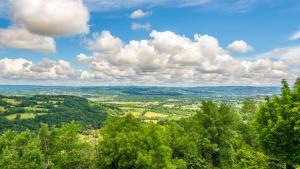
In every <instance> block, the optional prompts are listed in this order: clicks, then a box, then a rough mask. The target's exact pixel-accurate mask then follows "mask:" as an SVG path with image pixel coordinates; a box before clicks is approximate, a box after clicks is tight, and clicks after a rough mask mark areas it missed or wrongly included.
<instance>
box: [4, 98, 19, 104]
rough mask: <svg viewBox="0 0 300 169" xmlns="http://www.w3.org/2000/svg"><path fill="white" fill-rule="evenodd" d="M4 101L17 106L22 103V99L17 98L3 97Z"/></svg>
mask: <svg viewBox="0 0 300 169" xmlns="http://www.w3.org/2000/svg"><path fill="white" fill-rule="evenodd" d="M3 101H5V102H6V103H8V104H11V105H14V106H17V105H19V104H20V103H21V102H20V101H18V100H15V99H3Z"/></svg>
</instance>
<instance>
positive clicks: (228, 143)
mask: <svg viewBox="0 0 300 169" xmlns="http://www.w3.org/2000/svg"><path fill="white" fill-rule="evenodd" d="M238 120H239V118H238V116H237V114H236V113H235V112H234V111H233V110H232V109H231V108H230V107H229V106H227V105H226V104H224V103H222V104H221V105H220V106H218V105H217V104H215V103H213V102H211V101H207V102H203V103H202V107H201V111H199V112H198V113H197V114H196V116H195V117H193V118H192V119H191V122H190V124H189V125H188V126H186V128H187V129H188V130H190V131H192V135H194V137H196V138H197V139H196V140H197V145H198V147H199V152H200V153H201V154H200V155H199V156H200V157H201V156H203V157H204V158H205V159H206V160H207V161H208V162H209V163H211V164H212V165H213V166H214V167H217V168H231V167H232V166H233V163H234V155H235V149H236V146H238V145H239V143H238V141H239V138H238V133H237V132H236V124H237V121H238Z"/></svg>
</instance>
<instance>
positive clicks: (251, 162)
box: [233, 147, 270, 169]
mask: <svg viewBox="0 0 300 169" xmlns="http://www.w3.org/2000/svg"><path fill="white" fill-rule="evenodd" d="M236 161H237V163H236V164H235V165H234V167H233V168H235V169H269V168H270V167H269V160H268V157H267V156H266V155H265V154H263V153H261V152H258V151H255V150H254V149H252V148H251V147H243V148H240V149H238V151H237V160H236Z"/></svg>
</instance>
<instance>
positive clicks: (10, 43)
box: [0, 28, 56, 53]
mask: <svg viewBox="0 0 300 169" xmlns="http://www.w3.org/2000/svg"><path fill="white" fill-rule="evenodd" d="M0 46H3V47H5V48H15V49H24V50H33V51H42V52H50V53H53V52H55V51H56V47H55V41H54V39H53V38H51V37H46V36H41V35H36V34H32V33H30V32H28V31H27V30H26V29H22V28H9V29H0Z"/></svg>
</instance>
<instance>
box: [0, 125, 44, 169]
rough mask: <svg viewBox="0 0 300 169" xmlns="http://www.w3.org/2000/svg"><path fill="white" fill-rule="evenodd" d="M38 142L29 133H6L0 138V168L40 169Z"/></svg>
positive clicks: (41, 165) (40, 153) (40, 158)
mask: <svg viewBox="0 0 300 169" xmlns="http://www.w3.org/2000/svg"><path fill="white" fill-rule="evenodd" d="M43 161H44V156H43V154H42V151H41V150H40V142H39V140H38V139H37V137H36V136H35V135H34V134H32V133H31V132H30V131H28V130H27V131H24V132H22V133H17V132H14V131H7V132H5V133H3V134H2V135H1V136H0V168H3V169H19V168H22V169H32V168H36V169H42V168H43Z"/></svg>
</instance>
